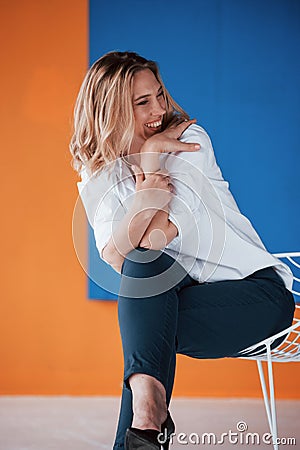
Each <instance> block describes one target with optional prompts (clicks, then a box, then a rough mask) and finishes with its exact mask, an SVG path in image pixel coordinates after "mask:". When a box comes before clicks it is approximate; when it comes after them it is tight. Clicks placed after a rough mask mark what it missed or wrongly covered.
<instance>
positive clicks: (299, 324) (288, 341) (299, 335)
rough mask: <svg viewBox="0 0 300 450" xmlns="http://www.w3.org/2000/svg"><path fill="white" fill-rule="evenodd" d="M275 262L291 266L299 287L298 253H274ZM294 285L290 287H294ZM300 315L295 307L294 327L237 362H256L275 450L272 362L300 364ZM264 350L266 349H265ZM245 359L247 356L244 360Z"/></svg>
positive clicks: (247, 351)
mask: <svg viewBox="0 0 300 450" xmlns="http://www.w3.org/2000/svg"><path fill="white" fill-rule="evenodd" d="M274 256H276V257H277V258H280V259H284V258H286V259H287V260H288V261H289V262H290V263H291V264H292V266H293V267H292V271H293V277H294V285H295V284H296V283H300V279H299V278H298V277H296V276H295V273H294V270H295V268H299V269H300V264H299V263H297V262H296V261H294V259H293V258H296V257H300V252H290V253H276V254H274ZM294 285H293V286H294ZM292 292H293V294H294V295H296V296H300V292H299V291H298V290H295V289H293V290H292ZM299 311H300V305H296V310H295V317H294V319H293V323H292V325H291V326H290V327H289V328H286V329H285V330H283V331H281V332H280V333H277V334H275V335H273V336H271V337H269V338H267V339H264V340H263V341H261V342H258V343H257V344H254V345H252V346H250V347H247V348H246V349H244V350H242V351H240V356H239V358H245V359H252V360H256V362H257V368H258V373H259V378H260V383H261V388H262V393H263V397H264V404H265V408H266V413H267V417H268V423H269V427H270V432H271V434H272V438H273V447H274V450H278V449H279V445H278V441H277V438H278V434H277V418H276V405H275V393H274V377H273V367H272V364H273V362H295V361H300V319H298V318H297V313H298V312H299ZM285 335H286V338H285V339H284V341H283V342H282V343H281V344H279V346H278V347H276V348H273V349H271V345H272V344H273V342H274V341H275V340H276V339H277V338H280V337H282V336H285ZM264 347H265V349H264ZM247 355H248V356H247ZM262 361H266V363H267V373H268V388H269V389H268V390H269V392H268V390H267V386H266V380H265V375H264V371H263V367H262Z"/></svg>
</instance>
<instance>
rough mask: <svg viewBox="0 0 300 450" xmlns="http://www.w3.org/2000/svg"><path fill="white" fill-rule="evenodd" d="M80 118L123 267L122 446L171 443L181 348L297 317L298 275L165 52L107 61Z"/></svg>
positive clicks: (201, 354)
mask: <svg viewBox="0 0 300 450" xmlns="http://www.w3.org/2000/svg"><path fill="white" fill-rule="evenodd" d="M74 122H75V131H74V135H73V138H72V141H71V146H70V149H71V153H72V155H73V164H74V167H75V169H76V170H78V172H79V173H80V175H81V178H82V181H81V182H79V183H78V187H79V191H80V194H81V198H82V200H83V203H84V206H85V209H86V212H87V216H88V218H89V221H90V223H91V225H92V227H93V228H94V234H95V240H96V245H97V248H98V251H99V254H100V256H101V258H102V259H103V260H104V261H106V262H107V263H108V264H109V265H111V266H112V267H113V268H114V269H115V270H116V271H117V272H119V273H121V286H120V292H119V297H118V314H119V325H120V331H121V337H122V344H123V353H124V384H123V394H122V403H121V411H120V418H119V424H118V430H117V435H116V440H115V444H114V449H117V448H124V445H125V448H126V449H144V448H147V449H148V448H149V449H159V448H161V444H163V447H164V448H165V449H167V448H168V445H169V436H170V434H171V433H172V432H173V431H174V424H173V421H172V419H171V416H170V413H169V411H168V405H169V403H170V399H171V393H172V387H173V381H174V374H175V359H176V353H181V354H184V355H187V356H191V357H193V358H221V357H226V356H232V357H234V356H237V355H238V352H239V351H240V350H242V349H243V348H246V347H248V346H250V345H251V344H254V343H256V342H259V341H260V340H262V339H265V338H267V337H269V336H270V335H272V334H274V333H277V332H279V331H281V330H283V329H285V328H286V327H288V326H289V325H290V324H291V322H292V318H293V313H294V300H293V296H292V294H291V292H290V291H291V285H292V274H291V272H290V270H289V268H288V267H287V266H286V265H284V264H283V263H282V262H281V261H279V260H278V259H276V258H275V257H273V256H272V255H271V254H269V253H268V252H267V251H266V249H265V247H264V245H263V244H262V242H261V240H260V238H259V236H258V235H257V233H256V232H255V230H254V229H253V227H252V225H251V223H250V222H249V220H248V219H247V218H246V217H245V216H243V215H242V214H241V212H240V211H239V209H238V207H237V205H236V203H235V201H234V199H233V197H232V195H231V193H230V191H229V188H228V183H227V182H226V181H224V179H223V177H222V174H221V171H220V169H219V167H218V165H217V163H216V160H215V157H214V153H213V149H212V145H211V142H210V139H209V137H208V135H207V134H206V132H205V131H204V130H203V128H201V127H199V126H198V125H196V124H195V120H189V117H188V115H187V114H186V113H185V112H184V111H183V110H182V108H180V106H179V105H178V104H176V102H175V101H174V100H173V99H172V97H171V96H170V94H169V93H168V91H167V90H166V88H165V86H164V84H163V82H162V79H161V77H160V75H159V72H158V68H157V65H156V64H155V63H154V62H153V61H149V60H146V59H144V58H142V57H141V56H139V55H137V54H135V53H129V52H111V53H108V54H106V55H104V56H103V57H102V58H100V59H99V60H98V61H96V62H95V63H94V64H93V66H92V67H91V68H90V70H89V71H88V73H87V75H86V77H85V79H84V81H83V84H82V87H81V89H80V92H79V95H78V99H77V103H76V107H75V121H74Z"/></svg>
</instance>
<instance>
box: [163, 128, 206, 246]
mask: <svg viewBox="0 0 300 450" xmlns="http://www.w3.org/2000/svg"><path fill="white" fill-rule="evenodd" d="M180 140H181V141H182V142H188V143H199V144H200V146H201V147H200V150H197V151H194V152H174V153H169V154H168V156H167V158H166V160H165V164H164V166H165V168H166V170H167V171H168V172H169V174H170V176H171V182H172V184H173V186H174V188H175V193H174V196H173V198H172V200H171V202H170V204H169V220H170V221H171V222H173V223H174V224H175V225H176V227H177V229H178V236H177V237H175V238H174V239H173V240H172V242H171V243H170V244H169V245H170V247H171V246H172V248H175V249H176V250H178V247H179V246H180V245H182V243H183V241H184V239H185V240H186V241H187V240H188V241H189V242H191V241H192V240H193V238H197V239H198V240H199V237H198V227H197V222H196V217H197V216H199V210H201V208H203V205H202V195H203V189H205V185H206V183H207V182H208V177H207V171H208V166H209V165H213V162H214V154H213V150H212V145H211V142H210V139H209V137H208V135H207V133H206V132H205V131H204V130H203V128H201V127H199V126H197V125H191V126H190V127H189V128H188V129H187V130H186V131H185V132H184V133H183V134H182V136H181V138H180ZM196 211H197V214H196ZM187 238H188V239H187ZM198 240H197V241H198Z"/></svg>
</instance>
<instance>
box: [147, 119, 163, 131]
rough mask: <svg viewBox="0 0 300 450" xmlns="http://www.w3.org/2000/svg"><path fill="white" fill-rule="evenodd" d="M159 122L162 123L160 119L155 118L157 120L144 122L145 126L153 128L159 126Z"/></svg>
mask: <svg viewBox="0 0 300 450" xmlns="http://www.w3.org/2000/svg"><path fill="white" fill-rule="evenodd" d="M161 124H162V120H157V121H155V122H148V123H145V126H146V127H147V128H153V129H155V128H159V127H160V126H161Z"/></svg>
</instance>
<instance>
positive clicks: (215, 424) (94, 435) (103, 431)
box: [0, 396, 300, 450]
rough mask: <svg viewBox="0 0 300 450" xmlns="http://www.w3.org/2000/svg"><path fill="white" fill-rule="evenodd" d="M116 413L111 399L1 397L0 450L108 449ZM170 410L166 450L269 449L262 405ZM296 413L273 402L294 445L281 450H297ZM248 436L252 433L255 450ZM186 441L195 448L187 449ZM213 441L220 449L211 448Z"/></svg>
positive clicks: (297, 406) (177, 404)
mask: <svg viewBox="0 0 300 450" xmlns="http://www.w3.org/2000/svg"><path fill="white" fill-rule="evenodd" d="M118 409H119V399H118V398H113V397H28V396H24V397H8V396H3V397H0V449H1V450H33V449H34V450H48V449H55V450H89V449H91V450H92V449H111V448H112V442H113V438H114V432H115V426H116V420H117V415H118ZM170 409H171V412H172V415H173V418H174V420H175V422H176V433H177V434H176V436H175V438H174V441H173V444H172V445H171V446H170V450H179V449H181V450H183V449H187V448H188V449H192V448H194V449H195V448H203V449H209V448H213V447H214V448H220V450H234V449H243V448H245V449H251V450H254V449H257V450H259V449H263V448H265V449H272V446H271V445H269V444H266V443H263V442H262V441H263V435H264V433H268V427H267V421H266V416H265V411H264V406H263V403H262V400H253V399H251V400H249V399H184V398H176V399H174V400H173V401H172V405H171V408H170ZM299 412H300V401H286V400H280V401H277V416H278V422H279V436H280V438H295V439H296V444H294V445H282V446H281V448H287V449H288V448H293V449H296V448H297V449H298V448H299V449H300V430H299V424H300V420H299ZM238 423H239V425H237V424H238ZM237 426H238V427H239V429H237ZM243 428H247V430H246V431H243V430H242V429H243ZM230 430H231V431H232V433H237V434H236V435H231V438H229V437H228V436H226V437H225V438H224V442H223V443H220V441H221V440H222V439H221V436H222V433H228V434H230ZM178 433H185V435H186V437H185V436H184V435H181V437H180V436H178ZM191 433H194V434H193V435H191ZM204 433H214V435H215V437H214V436H213V435H211V438H210V439H211V443H210V444H208V437H206V441H205V442H206V445H205V444H201V440H202V439H203V438H204ZM247 433H248V438H247ZM250 433H257V435H256V437H253V438H255V443H254V444H253V443H251V442H252V441H251V436H250ZM197 438H199V440H200V443H199V442H198V443H197V441H196V439H197ZM189 439H191V440H192V442H194V443H188V441H189ZM214 439H215V441H216V442H218V441H219V443H216V444H213V442H214ZM247 439H248V440H249V439H250V440H249V441H248V442H250V443H248V444H246V440H247ZM258 439H259V440H260V443H259V444H258ZM180 440H181V443H180ZM235 440H237V442H235ZM184 442H187V443H184ZM234 442H235V443H234Z"/></svg>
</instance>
